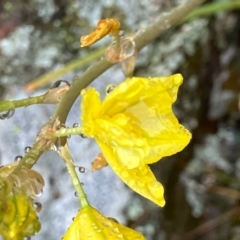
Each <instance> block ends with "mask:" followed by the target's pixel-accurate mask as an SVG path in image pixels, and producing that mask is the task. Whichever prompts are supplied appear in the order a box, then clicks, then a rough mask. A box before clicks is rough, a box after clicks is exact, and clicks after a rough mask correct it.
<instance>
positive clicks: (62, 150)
mask: <svg viewBox="0 0 240 240" xmlns="http://www.w3.org/2000/svg"><path fill="white" fill-rule="evenodd" d="M57 152H58V154H59V155H60V157H61V158H62V159H63V160H64V162H65V164H66V166H67V169H68V173H69V175H70V177H71V179H72V183H73V186H74V187H75V190H76V192H77V195H78V199H79V202H80V205H81V207H82V208H84V207H87V206H89V205H90V204H89V202H88V199H87V195H86V194H85V192H84V190H83V188H82V184H81V182H80V180H79V178H78V175H77V173H76V170H75V167H74V164H73V159H72V156H71V153H70V150H69V148H68V146H67V144H65V145H64V146H61V147H59V148H58V150H57Z"/></svg>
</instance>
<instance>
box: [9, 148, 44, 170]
mask: <svg viewBox="0 0 240 240" xmlns="http://www.w3.org/2000/svg"><path fill="white" fill-rule="evenodd" d="M42 153H43V151H40V150H39V144H38V143H35V144H34V145H33V146H32V148H31V149H30V151H29V152H27V153H26V154H25V156H24V157H23V158H22V159H21V160H20V161H19V163H18V165H17V166H16V168H15V169H14V170H13V173H16V172H18V170H19V169H23V168H27V169H31V168H32V167H33V166H34V164H35V163H36V162H37V160H38V158H39V157H40V156H41V155H42Z"/></svg>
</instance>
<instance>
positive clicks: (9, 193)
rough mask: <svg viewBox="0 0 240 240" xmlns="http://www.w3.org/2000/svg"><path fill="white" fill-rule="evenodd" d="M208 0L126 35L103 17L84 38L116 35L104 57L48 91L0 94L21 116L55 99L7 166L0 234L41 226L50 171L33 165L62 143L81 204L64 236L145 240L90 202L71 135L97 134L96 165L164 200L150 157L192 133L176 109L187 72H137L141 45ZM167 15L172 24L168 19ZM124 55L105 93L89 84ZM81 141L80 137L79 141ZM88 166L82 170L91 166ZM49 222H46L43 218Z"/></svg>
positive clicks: (0, 187)
mask: <svg viewBox="0 0 240 240" xmlns="http://www.w3.org/2000/svg"><path fill="white" fill-rule="evenodd" d="M202 2H203V1H202V0H189V1H184V3H183V4H182V5H179V6H178V7H176V8H175V9H173V10H172V11H170V12H169V13H168V14H164V15H161V16H160V18H159V19H158V20H157V21H156V23H154V24H153V25H152V26H150V27H149V28H147V29H146V30H145V31H143V32H140V33H137V34H135V35H132V36H126V37H125V36H123V34H122V33H121V25H120V22H119V21H118V20H116V19H102V20H100V21H99V23H98V25H97V27H96V29H95V30H94V31H92V32H91V33H90V34H89V35H86V36H83V37H81V38H80V44H81V46H82V47H87V46H90V45H91V44H94V43H95V42H96V41H98V40H100V39H101V38H103V37H104V36H106V35H110V36H111V37H112V42H111V44H110V45H109V46H108V47H107V49H106V51H105V55H104V57H103V58H102V59H101V60H100V61H99V62H97V63H96V64H95V65H93V66H92V67H91V68H89V69H88V70H87V71H86V72H85V73H84V74H83V75H81V76H79V77H77V79H74V81H73V83H72V84H71V85H70V84H69V83H68V82H66V81H62V80H61V81H57V82H56V83H55V84H54V85H53V86H52V87H51V88H50V89H49V90H48V91H47V92H46V93H45V94H43V95H41V96H37V97H30V98H27V99H21V100H14V101H8V100H4V101H0V114H1V115H0V119H1V120H4V121H7V119H8V118H10V117H14V116H13V115H14V111H16V110H17V108H18V107H22V106H29V105H32V104H56V109H55V112H54V113H53V115H52V117H51V118H50V120H49V122H47V123H46V124H44V125H43V126H42V128H41V130H40V131H39V133H38V135H37V136H36V141H35V143H33V145H32V147H27V149H26V150H25V156H23V157H20V156H17V157H16V161H14V162H13V163H10V164H8V165H4V166H1V168H0V235H1V236H2V237H3V238H4V239H6V240H20V239H24V238H26V237H30V236H33V235H35V234H37V233H38V232H39V231H40V229H41V224H40V221H39V219H38V216H37V214H38V211H40V210H41V204H40V203H38V202H37V201H36V199H37V197H38V196H39V195H40V194H41V193H42V192H43V188H44V179H43V177H42V176H41V174H40V173H38V172H37V171H35V170H32V167H33V166H34V164H36V162H37V161H38V159H39V157H40V156H41V154H42V153H43V152H44V151H47V150H52V151H55V152H56V153H57V154H58V155H59V156H60V157H61V158H62V160H63V161H64V163H65V164H66V167H67V170H68V173H69V175H70V178H71V180H72V183H73V186H74V188H75V191H76V195H77V196H78V198H79V203H80V211H79V212H78V213H76V217H75V218H74V220H73V222H72V224H71V226H70V227H69V228H68V230H67V231H66V233H65V235H64V236H63V239H65V240H67V239H68V240H70V239H71V240H79V239H81V240H85V239H94V240H100V239H101V240H104V239H106V240H110V239H112V240H113V239H119V240H124V239H125V240H141V239H142V240H143V239H145V237H144V236H143V235H142V234H141V233H140V232H137V231H135V230H133V229H130V228H128V227H125V226H123V225H121V224H120V223H118V222H116V221H115V220H114V219H111V218H107V217H105V216H104V215H103V214H102V213H101V212H99V211H98V210H97V209H95V208H94V207H92V206H91V199H88V198H87V196H86V194H85V192H84V189H83V186H82V185H81V182H80V179H79V177H78V175H77V173H76V166H75V165H74V161H73V159H72V156H71V152H70V150H69V148H68V142H67V139H68V136H71V135H81V136H83V137H88V138H93V139H94V140H95V141H96V143H97V144H98V145H99V147H100V149H101V153H100V154H99V156H98V158H96V159H95V160H94V162H93V163H92V170H93V171H95V170H101V168H103V167H105V166H107V165H109V166H110V167H111V168H112V170H113V171H114V172H115V173H116V174H117V175H118V176H119V177H120V178H121V179H122V181H123V182H124V183H125V184H126V185H127V186H129V187H130V188H131V189H132V190H133V191H135V192H137V193H138V194H140V195H142V196H143V197H145V198H147V199H149V200H150V201H152V202H154V203H155V204H157V205H158V206H160V207H163V206H164V205H165V199H164V188H163V186H162V184H161V183H160V182H159V181H158V180H157V179H156V178H155V176H154V174H153V173H152V171H151V169H150V168H149V166H148V165H149V164H152V163H155V162H157V161H159V160H160V159H161V158H163V157H165V156H170V155H173V154H175V153H177V152H179V151H181V150H182V149H184V148H185V147H186V145H187V144H188V143H189V141H190V139H191V133H190V132H189V131H188V130H187V129H186V128H185V127H184V126H183V125H181V124H180V123H179V122H178V119H177V118H176V116H175V115H174V113H173V111H172V104H173V103H174V102H175V101H176V99H177V93H178V88H179V86H180V85H181V84H182V82H183V77H182V75H181V74H173V75H171V76H167V77H148V78H145V77H138V76H133V71H134V67H135V60H136V58H137V53H138V52H139V51H140V50H141V49H142V48H143V47H144V46H145V45H147V44H149V43H150V42H151V41H152V40H154V39H155V38H156V37H158V36H159V35H160V34H161V33H162V32H164V31H165V30H167V29H168V28H169V27H170V26H173V25H175V24H177V23H179V22H180V21H181V20H182V19H183V18H184V17H185V16H186V14H187V13H189V12H190V11H191V10H192V9H194V8H195V7H196V6H197V5H199V4H200V3H202ZM166 22H167V24H166ZM116 63H120V64H121V68H122V70H123V72H124V74H125V76H126V79H124V80H123V81H122V82H121V83H120V84H119V85H117V86H113V85H110V86H107V88H106V96H105V98H104V99H103V100H102V101H101V100H100V97H99V95H100V94H99V92H98V91H97V90H96V89H94V88H91V87H88V85H89V84H90V83H91V82H92V81H93V80H94V79H95V78H96V77H98V76H99V75H100V74H101V73H103V72H104V71H105V70H107V69H108V68H110V67H111V66H112V65H114V64H116ZM79 96H80V98H81V103H80V108H81V116H79V119H76V120H75V122H79V120H80V119H81V125H80V124H75V125H74V126H73V127H67V126H65V121H66V118H67V115H68V112H69V110H70V108H71V106H72V104H73V103H74V101H75V100H76V98H77V97H79ZM79 144H81V142H80V143H79ZM84 170H85V169H84V167H80V171H82V172H84ZM43 224H44V223H43Z"/></svg>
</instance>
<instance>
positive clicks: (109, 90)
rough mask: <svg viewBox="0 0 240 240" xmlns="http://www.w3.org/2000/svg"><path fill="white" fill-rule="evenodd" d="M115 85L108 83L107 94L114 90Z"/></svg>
mask: <svg viewBox="0 0 240 240" xmlns="http://www.w3.org/2000/svg"><path fill="white" fill-rule="evenodd" d="M115 87H116V86H115V85H114V84H108V85H107V87H106V94H109V93H110V92H112V91H113V90H114V88H115Z"/></svg>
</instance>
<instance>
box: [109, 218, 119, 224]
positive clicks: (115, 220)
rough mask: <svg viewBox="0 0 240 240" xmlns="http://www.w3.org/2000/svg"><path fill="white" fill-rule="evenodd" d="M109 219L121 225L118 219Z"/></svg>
mask: <svg viewBox="0 0 240 240" xmlns="http://www.w3.org/2000/svg"><path fill="white" fill-rule="evenodd" d="M108 219H109V220H111V221H113V222H115V223H119V221H118V220H117V219H115V218H112V217H108Z"/></svg>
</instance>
